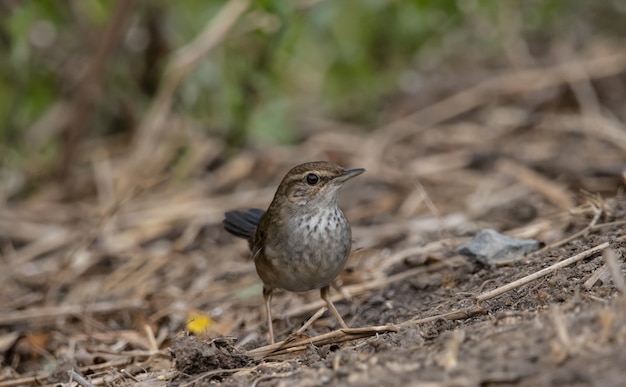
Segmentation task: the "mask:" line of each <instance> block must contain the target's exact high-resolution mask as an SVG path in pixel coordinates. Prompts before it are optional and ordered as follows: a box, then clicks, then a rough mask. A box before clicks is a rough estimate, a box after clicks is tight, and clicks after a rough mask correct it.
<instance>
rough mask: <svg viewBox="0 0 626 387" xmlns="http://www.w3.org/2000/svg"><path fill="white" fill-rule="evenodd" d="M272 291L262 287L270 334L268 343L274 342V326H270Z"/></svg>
mask: <svg viewBox="0 0 626 387" xmlns="http://www.w3.org/2000/svg"><path fill="white" fill-rule="evenodd" d="M272 291H273V289H268V288H266V287H265V286H264V287H263V299H264V300H265V315H266V316H267V329H268V331H269V335H270V344H274V327H273V326H272Z"/></svg>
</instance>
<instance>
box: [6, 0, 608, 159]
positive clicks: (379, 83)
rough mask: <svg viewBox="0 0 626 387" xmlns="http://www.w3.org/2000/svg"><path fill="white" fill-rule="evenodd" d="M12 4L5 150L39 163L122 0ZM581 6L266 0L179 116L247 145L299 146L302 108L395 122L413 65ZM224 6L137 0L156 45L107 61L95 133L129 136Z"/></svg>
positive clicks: (123, 48) (494, 42)
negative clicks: (168, 67) (41, 127)
mask: <svg viewBox="0 0 626 387" xmlns="http://www.w3.org/2000/svg"><path fill="white" fill-rule="evenodd" d="M583 3H584V2H583ZM12 4H13V5H12V6H0V8H1V9H0V10H1V11H3V12H0V14H1V16H0V50H2V51H3V55H0V122H1V125H0V151H2V150H3V149H4V150H7V149H9V148H10V149H13V150H14V151H15V150H20V151H19V152H18V153H24V154H25V155H26V156H27V155H28V152H39V151H40V150H37V149H24V148H23V147H24V145H23V144H24V138H23V136H24V135H25V133H26V131H25V129H27V128H29V127H30V126H31V125H32V124H33V123H34V122H36V121H37V120H38V119H39V118H40V117H41V116H42V115H43V114H44V113H45V112H46V111H47V110H48V109H49V108H50V107H51V106H52V105H53V104H54V103H55V102H58V101H60V100H63V99H66V98H67V97H68V95H71V93H72V92H73V91H74V90H73V88H74V87H75V84H74V82H76V81H77V80H78V77H77V74H78V73H79V71H80V70H81V68H80V67H81V66H82V65H84V64H85V63H86V62H87V61H88V59H89V58H90V57H92V55H93V54H94V52H95V50H96V47H95V46H94V43H95V42H97V41H98V40H97V38H98V37H99V36H100V34H101V32H102V30H103V28H104V26H105V25H106V23H107V22H108V20H109V19H110V17H111V16H112V14H113V12H112V11H113V7H114V6H115V4H116V2H112V1H106V0H81V1H78V2H57V1H54V0H48V1H44V0H41V1H27V2H12ZM576 4H579V2H578V1H569V0H528V1H497V0H413V1H400V0H363V1H358V2H357V1H328V0H327V1H319V2H313V1H294V0H256V1H254V2H253V5H252V8H251V10H249V12H248V13H247V14H246V15H245V17H244V18H242V20H240V21H239V23H238V25H237V27H236V29H235V31H234V32H233V33H232V34H231V36H229V37H228V38H227V40H226V41H225V42H223V44H222V45H221V46H220V47H219V49H217V50H216V51H215V52H213V53H212V54H211V56H210V57H208V58H207V59H206V61H205V62H204V63H203V64H202V65H201V66H200V67H199V68H198V69H197V71H196V72H194V73H193V74H191V75H190V76H189V77H188V78H187V79H186V80H185V82H184V83H183V84H182V86H181V88H180V89H179V91H178V94H177V101H176V102H177V103H176V105H175V109H176V111H177V113H178V114H180V115H183V116H187V117H189V118H191V119H193V121H194V122H199V123H201V125H202V126H203V127H204V128H205V130H206V131H207V132H208V133H213V134H218V135H222V136H224V137H225V138H226V139H228V141H229V143H230V144H231V145H232V146H235V147H236V146H242V145H243V144H245V143H247V142H252V141H278V142H293V141H296V140H297V139H298V138H300V137H301V132H300V131H299V130H298V128H296V127H295V122H296V120H295V117H297V115H298V114H315V115H323V116H330V117H335V118H336V119H339V120H349V121H353V122H358V123H360V124H362V125H364V126H365V127H367V126H369V125H373V124H375V123H376V122H379V121H381V120H384V117H380V106H381V104H382V103H383V102H384V98H386V96H388V95H391V94H394V93H398V92H399V91H398V90H399V89H400V88H399V83H400V82H401V79H402V77H403V75H404V74H405V73H406V71H407V70H411V71H413V72H415V73H419V72H420V69H421V68H423V66H424V65H425V64H428V66H429V67H430V68H434V67H435V66H437V65H439V64H441V63H445V62H446V60H447V58H448V57H449V56H450V55H452V53H454V54H455V55H459V52H463V51H476V50H487V51H489V52H494V50H495V52H497V51H498V50H501V48H502V45H503V44H506V42H504V41H503V40H502V38H501V36H504V30H505V29H506V28H508V26H507V25H506V22H503V19H502V15H503V12H504V13H506V12H508V13H510V14H514V15H517V16H516V17H518V20H520V21H521V27H522V31H521V32H523V33H524V34H527V36H532V35H533V34H543V36H549V31H551V29H553V28H556V27H559V28H561V29H562V28H563V26H568V25H573V24H576V22H580V19H579V18H578V16H577V15H576V10H577V9H579V8H580V7H579V6H577V5H576ZM223 5H224V1H206V0H187V1H185V2H169V1H165V0H159V1H147V2H137V3H136V5H135V8H134V9H133V11H132V12H133V15H132V17H131V27H130V28H131V31H132V32H134V33H136V34H135V35H132V36H136V37H137V36H138V37H140V38H142V37H143V39H144V40H145V39H146V38H147V39H148V42H144V43H145V44H143V45H142V44H139V43H141V42H142V40H141V39H138V40H137V42H139V43H138V44H137V45H136V46H133V45H132V44H131V43H129V42H131V41H132V39H131V38H130V37H131V33H130V32H129V33H128V34H127V35H126V36H125V37H124V39H123V41H122V43H121V45H120V47H119V48H118V49H117V50H116V52H115V54H114V55H113V56H112V57H111V58H109V61H108V63H107V70H106V74H105V77H106V80H105V82H104V83H103V88H104V90H103V93H102V94H101V101H100V103H99V104H98V110H97V112H96V116H95V119H94V120H92V122H91V123H90V126H89V128H88V135H89V136H92V137H94V136H104V135H109V134H111V133H119V132H131V131H132V130H133V129H134V126H133V125H135V124H136V122H138V120H139V119H141V117H142V115H143V114H144V112H145V110H146V108H147V106H148V105H149V103H150V101H151V100H152V98H153V97H154V92H155V90H156V88H157V87H158V79H159V76H160V72H161V71H162V68H163V66H164V64H165V63H166V61H167V58H168V55H169V54H170V53H172V52H173V51H175V50H176V49H177V48H179V47H181V46H183V45H185V44H186V43H188V42H189V41H191V40H192V39H194V37H195V36H197V34H199V32H200V31H202V29H203V28H204V26H205V25H206V24H207V23H208V22H210V21H211V20H212V18H213V17H214V16H215V15H216V14H217V13H218V12H219V10H220V9H221V7H222V6H223ZM598 7H600V8H602V9H603V10H606V9H607V7H608V8H610V6H609V5H606V4H604V5H602V6H598ZM616 17H619V15H618V16H616ZM150 39H152V40H150ZM155 39H157V40H158V39H160V44H159V45H157V44H156V43H155ZM126 116H130V117H131V118H130V119H129V118H128V117H126ZM58 139H59V136H56V137H53V138H52V139H50V141H54V142H56V141H58ZM50 148H54V149H56V148H57V147H47V149H50ZM3 153H4V154H6V152H3ZM0 161H1V159H0ZM5 161H6V160H5Z"/></svg>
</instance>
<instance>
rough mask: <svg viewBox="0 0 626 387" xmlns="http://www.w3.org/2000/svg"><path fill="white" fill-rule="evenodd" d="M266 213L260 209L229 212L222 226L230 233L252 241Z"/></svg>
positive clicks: (225, 215)
mask: <svg viewBox="0 0 626 387" xmlns="http://www.w3.org/2000/svg"><path fill="white" fill-rule="evenodd" d="M264 213H265V211H263V210H261V209H258V208H250V209H248V210H245V211H237V210H235V211H228V212H227V213H225V214H224V220H223V221H222V224H223V225H224V229H226V231H228V232H229V233H231V234H233V235H234V236H237V237H239V238H243V239H247V240H248V241H250V240H252V236H253V235H254V231H255V230H256V226H257V225H258V224H259V220H260V219H261V216H262V215H263V214H264Z"/></svg>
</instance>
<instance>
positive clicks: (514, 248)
mask: <svg viewBox="0 0 626 387" xmlns="http://www.w3.org/2000/svg"><path fill="white" fill-rule="evenodd" d="M539 246H540V243H539V241H536V240H534V239H516V238H511V237H508V236H506V235H502V234H500V233H498V232H497V231H495V230H492V229H486V230H483V231H481V232H479V233H478V235H476V236H475V237H474V238H473V239H472V240H471V241H469V242H467V243H465V244H464V245H463V246H461V247H459V248H458V250H457V251H458V253H459V254H462V255H465V256H466V257H468V258H469V259H470V260H472V261H475V262H480V263H482V264H483V265H487V266H494V265H496V264H497V263H498V262H502V261H511V260H516V259H520V258H522V257H523V256H524V255H526V254H528V253H532V252H533V251H536V250H537V249H539Z"/></svg>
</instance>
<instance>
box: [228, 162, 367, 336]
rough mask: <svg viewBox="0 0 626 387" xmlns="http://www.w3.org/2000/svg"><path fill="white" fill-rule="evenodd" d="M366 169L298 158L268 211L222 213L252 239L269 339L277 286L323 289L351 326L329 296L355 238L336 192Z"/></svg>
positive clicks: (235, 231) (327, 300)
mask: <svg viewBox="0 0 626 387" xmlns="http://www.w3.org/2000/svg"><path fill="white" fill-rule="evenodd" d="M363 172H365V169H363V168H354V169H346V168H343V167H341V166H339V165H337V164H334V163H331V162H327V161H313V162H307V163H304V164H300V165H297V166H295V167H293V168H292V169H291V170H290V171H289V172H288V173H287V174H286V175H285V177H284V178H283V179H282V181H281V183H280V184H279V186H278V189H277V190H276V193H275V195H274V198H273V200H272V202H271V204H270V205H269V207H268V209H267V211H263V210H261V209H258V208H250V209H247V210H233V211H228V212H226V213H225V214H224V220H223V226H224V228H225V229H226V231H228V232H229V233H230V234H232V235H234V236H236V237H240V238H243V239H246V240H247V241H248V246H249V248H250V251H251V259H252V260H253V261H254V264H255V267H256V272H257V274H258V275H259V277H260V279H261V281H262V282H263V298H264V301H265V312H266V313H265V314H266V317H267V324H268V335H269V341H270V343H272V344H273V343H274V329H273V326H272V311H271V302H272V294H273V292H274V290H275V289H284V290H287V291H290V292H306V291H310V290H314V289H320V296H321V298H322V299H323V300H324V301H325V303H326V305H327V307H328V310H329V311H330V312H331V313H332V314H333V315H334V316H335V318H336V319H337V321H338V322H339V325H340V326H341V328H344V329H347V328H348V326H347V325H346V323H345V322H344V320H343V318H342V317H341V315H340V314H339V312H338V311H337V308H335V305H334V304H333V302H332V300H331V299H330V285H331V283H332V282H333V281H334V280H335V278H336V277H337V275H339V273H340V272H341V271H342V270H343V269H344V267H345V265H346V263H347V261H348V256H349V254H350V249H351V244H352V230H351V228H350V223H349V222H348V220H347V219H346V217H345V216H344V214H343V212H342V211H341V209H340V208H339V206H338V204H337V198H338V194H339V190H340V188H341V187H342V186H343V184H344V183H345V182H347V181H348V180H350V179H352V178H354V177H356V176H358V175H360V174H362V173H363Z"/></svg>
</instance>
